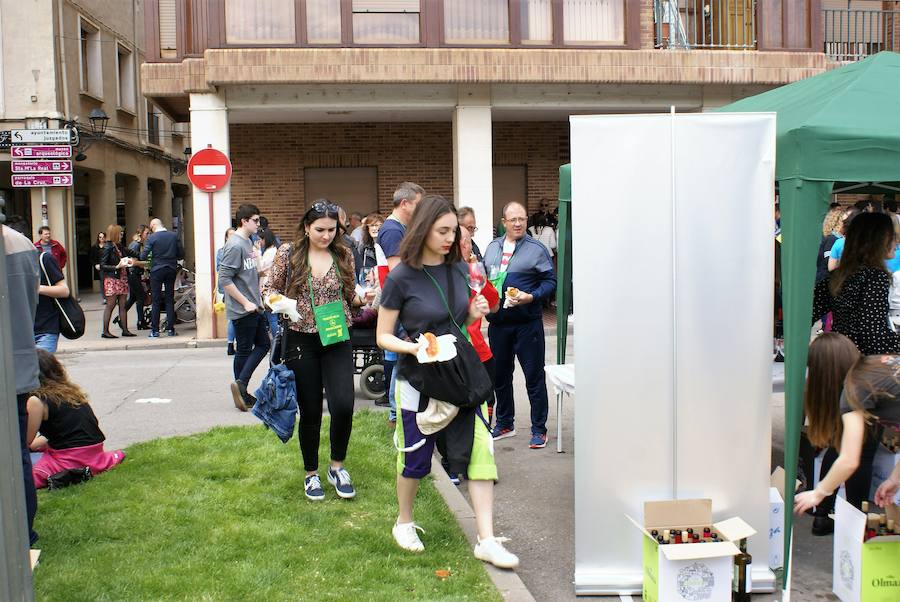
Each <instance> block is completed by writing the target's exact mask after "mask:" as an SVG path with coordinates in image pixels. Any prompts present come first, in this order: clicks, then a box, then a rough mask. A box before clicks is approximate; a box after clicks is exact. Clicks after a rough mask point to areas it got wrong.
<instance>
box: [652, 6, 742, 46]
mask: <svg viewBox="0 0 900 602" xmlns="http://www.w3.org/2000/svg"><path fill="white" fill-rule="evenodd" d="M653 16H654V22H655V23H654V25H655V30H656V37H655V46H656V48H714V49H727V50H748V49H755V48H756V0H654V1H653Z"/></svg>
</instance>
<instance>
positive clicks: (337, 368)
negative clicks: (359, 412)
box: [285, 330, 354, 472]
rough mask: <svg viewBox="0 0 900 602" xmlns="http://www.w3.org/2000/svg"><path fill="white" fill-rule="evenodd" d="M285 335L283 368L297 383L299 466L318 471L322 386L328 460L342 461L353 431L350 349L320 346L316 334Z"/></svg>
mask: <svg viewBox="0 0 900 602" xmlns="http://www.w3.org/2000/svg"><path fill="white" fill-rule="evenodd" d="M285 336H287V337H288V338H287V341H286V350H285V359H286V361H285V365H286V366H287V367H288V368H290V369H291V370H292V371H293V373H294V378H295V380H296V382H297V404H298V405H299V406H300V429H299V432H298V438H299V440H300V453H301V454H302V455H303V467H304V469H305V470H306V471H308V472H312V471H314V470H318V468H319V431H320V430H321V428H322V387H323V386H324V387H325V392H326V393H327V395H328V413H329V414H331V433H330V435H331V459H332V460H334V461H336V462H343V461H344V458H346V457H347V446H348V445H349V443H350V432H351V431H352V430H353V402H354V394H353V347H352V346H351V344H350V341H344V342H343V343H335V344H333V345H328V346H327V347H323V346H322V342H321V341H320V340H319V335H318V333H313V334H306V333H299V332H296V331H293V330H287V333H286V335H285Z"/></svg>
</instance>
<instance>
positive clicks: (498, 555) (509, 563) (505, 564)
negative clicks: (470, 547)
mask: <svg viewBox="0 0 900 602" xmlns="http://www.w3.org/2000/svg"><path fill="white" fill-rule="evenodd" d="M505 541H509V539H508V538H506V537H487V538H485V539H481V538H480V537H479V538H478V543H477V544H475V558H477V559H478V560H483V561H485V562H490V563H491V564H493V565H494V566H496V567H500V568H501V569H514V568H516V567H517V566H519V557H518V556H516V555H515V554H513V553H512V552H510V551H509V550H507V549H506V548H504V547H503V542H505Z"/></svg>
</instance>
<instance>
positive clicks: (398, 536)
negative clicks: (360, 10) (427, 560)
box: [391, 523, 425, 552]
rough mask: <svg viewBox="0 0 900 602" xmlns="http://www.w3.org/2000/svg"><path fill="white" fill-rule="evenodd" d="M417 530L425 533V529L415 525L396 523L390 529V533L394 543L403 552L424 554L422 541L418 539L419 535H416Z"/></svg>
mask: <svg viewBox="0 0 900 602" xmlns="http://www.w3.org/2000/svg"><path fill="white" fill-rule="evenodd" d="M417 529H418V530H419V531H421V532H422V533H424V532H425V529H423V528H422V527H420V526H419V525H417V524H416V523H397V524H395V525H394V528H393V529H391V533H393V534H394V541H396V542H397V545H398V546H400V547H401V548H403V549H404V550H408V551H410V552H424V551H425V545H424V544H423V543H422V540H421V539H419V534H418V533H416V530H417Z"/></svg>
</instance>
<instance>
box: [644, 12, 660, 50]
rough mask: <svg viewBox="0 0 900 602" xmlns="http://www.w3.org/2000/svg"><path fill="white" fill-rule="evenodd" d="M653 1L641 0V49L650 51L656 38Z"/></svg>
mask: <svg viewBox="0 0 900 602" xmlns="http://www.w3.org/2000/svg"><path fill="white" fill-rule="evenodd" d="M653 19H654V16H653V0H641V49H642V50H652V49H653V44H654V42H655V38H656V30H655V28H656V24H655V23H654V20H653Z"/></svg>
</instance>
